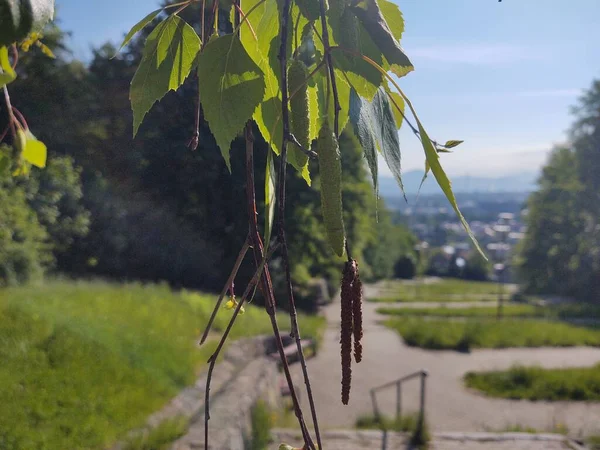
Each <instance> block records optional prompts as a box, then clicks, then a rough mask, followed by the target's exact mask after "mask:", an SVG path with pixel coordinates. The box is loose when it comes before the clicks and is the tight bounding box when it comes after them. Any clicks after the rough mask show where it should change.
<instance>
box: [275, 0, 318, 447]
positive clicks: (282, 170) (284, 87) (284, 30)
mask: <svg viewBox="0 0 600 450" xmlns="http://www.w3.org/2000/svg"><path fill="white" fill-rule="evenodd" d="M290 5H291V0H284V1H283V10H282V12H281V29H280V39H281V47H280V48H279V64H280V71H281V89H280V90H281V119H282V122H283V123H282V125H283V140H282V144H281V154H280V160H279V179H278V182H279V186H278V187H279V189H278V191H277V196H278V198H277V205H278V207H279V216H278V230H279V242H280V243H281V248H282V251H281V256H282V259H283V266H284V269H285V279H286V283H285V287H286V291H287V297H288V305H289V309H290V323H291V334H292V337H293V338H294V339H295V341H296V349H297V352H298V356H299V359H300V365H301V366H302V375H303V377H304V384H305V385H306V393H307V396H308V402H309V405H310V412H311V415H312V420H313V425H314V427H315V434H316V438H317V444H318V446H319V449H323V446H322V444H321V433H320V431H319V422H318V420H317V410H316V407H315V401H314V398H313V394H312V388H311V385H310V377H309V376H308V369H307V367H306V359H305V358H304V351H303V349H302V342H301V338H300V329H299V327H298V317H297V313H296V303H295V300H294V290H293V288H292V276H291V273H290V261H289V255H288V247H287V240H286V235H285V185H286V175H287V144H288V141H290V142H293V143H294V144H296V145H297V146H298V147H299V148H301V149H302V146H301V145H300V143H299V142H298V141H297V140H296V138H295V137H294V136H293V135H292V134H291V133H290V117H289V99H288V84H287V36H288V25H289V19H290ZM303 150H304V149H303ZM269 151H270V150H269ZM309 155H310V153H309ZM305 444H306V445H308V446H309V448H311V449H313V448H314V443H312V442H311V441H310V440H309V441H308V442H307V441H306V439H305Z"/></svg>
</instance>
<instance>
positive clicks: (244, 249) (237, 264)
mask: <svg viewBox="0 0 600 450" xmlns="http://www.w3.org/2000/svg"><path fill="white" fill-rule="evenodd" d="M249 248H250V236H248V237H247V238H246V242H244V245H243V246H242V248H241V249H240V253H239V254H238V257H237V259H236V260H235V264H234V265H233V269H231V273H230V274H229V278H227V281H226V282H225V286H223V290H222V291H221V294H220V295H219V298H218V300H217V303H216V305H215V308H214V309H213V312H212V314H211V315H210V319H208V323H207V324H206V328H205V329H204V333H203V334H202V337H201V338H200V342H199V343H198V345H202V344H203V343H204V341H206V338H207V336H208V333H209V332H210V328H211V327H212V323H213V322H214V320H215V317H216V316H217V312H218V311H219V307H220V306H221V302H222V301H223V298H224V297H225V294H227V290H228V289H229V287H230V286H231V284H232V283H233V280H235V276H236V275H237V273H238V270H239V269H240V266H241V265H242V261H243V260H244V256H246V253H247V252H248V249H249Z"/></svg>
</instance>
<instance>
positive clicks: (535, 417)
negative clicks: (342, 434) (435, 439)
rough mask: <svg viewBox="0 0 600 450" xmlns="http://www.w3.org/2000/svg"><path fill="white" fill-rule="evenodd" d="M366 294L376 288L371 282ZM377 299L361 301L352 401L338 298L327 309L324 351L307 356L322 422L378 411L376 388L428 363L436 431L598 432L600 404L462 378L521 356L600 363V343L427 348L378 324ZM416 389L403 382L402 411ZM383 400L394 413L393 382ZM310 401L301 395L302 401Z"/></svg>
mask: <svg viewBox="0 0 600 450" xmlns="http://www.w3.org/2000/svg"><path fill="white" fill-rule="evenodd" d="M366 294H367V295H369V294H370V295H373V294H374V293H373V292H369V289H367V291H366ZM379 306H381V304H374V303H368V302H365V304H364V307H363V311H364V331H365V335H364V342H363V346H364V351H363V361H362V362H361V363H360V364H358V365H357V364H355V365H353V368H352V392H351V395H350V404H349V405H348V406H343V405H342V403H341V401H340V369H339V366H340V356H339V303H337V302H335V303H333V304H332V305H330V306H328V307H327V308H326V310H325V314H326V316H327V320H328V328H327V331H326V333H325V338H324V341H323V345H322V347H321V349H320V351H319V353H318V355H317V356H316V357H315V358H313V359H311V360H309V361H308V369H309V373H310V376H311V379H312V380H313V392H314V394H315V400H316V403H317V411H318V412H319V421H320V423H321V426H322V427H323V428H325V429H327V428H329V429H331V428H349V427H352V426H353V425H354V423H355V421H356V419H357V418H358V417H359V416H360V415H363V414H371V413H372V409H371V401H370V397H369V389H370V388H372V387H375V386H378V385H380V384H383V383H386V382H389V381H393V380H394V379H396V378H399V377H401V376H403V375H406V374H408V373H411V372H414V371H416V370H419V369H421V368H423V369H426V370H428V371H429V374H430V376H429V378H428V381H427V383H428V386H427V401H426V410H427V418H428V421H429V424H430V427H431V428H432V430H433V431H436V432H439V431H456V430H460V431H499V430H503V429H506V428H507V427H509V426H514V425H517V424H518V425H521V426H523V427H532V428H535V429H537V430H540V431H543V430H552V429H554V427H555V426H556V425H557V424H560V425H562V426H567V427H568V429H569V431H570V435H572V436H581V435H583V434H591V433H600V403H581V402H579V403H578V402H530V401H520V400H503V399H491V398H487V397H484V396H482V395H480V394H477V393H475V392H470V391H468V390H467V389H465V387H464V386H463V384H462V381H461V377H462V376H463V375H464V373H465V372H467V371H469V370H493V369H506V368H509V367H510V366H512V365H513V364H517V363H518V364H526V365H533V364H537V365H540V366H543V367H549V368H551V367H574V366H591V365H594V364H596V363H598V362H600V348H590V347H572V348H539V349H502V350H475V351H473V352H471V353H469V354H464V353H458V352H455V351H430V350H422V349H418V348H413V347H408V346H406V345H404V343H403V342H402V339H401V338H400V337H399V336H398V335H397V334H396V333H395V332H394V331H391V330H389V329H387V328H385V327H383V326H382V325H379V324H378V321H379V320H380V319H381V316H379V315H378V314H377V313H376V312H375V310H376V309H377V308H378V307H379ZM300 325H301V324H300ZM293 370H294V371H297V373H295V375H296V376H297V378H296V379H297V380H298V385H301V381H300V380H301V376H300V367H299V365H294V367H293ZM418 392H419V389H418V381H417V380H414V381H413V382H409V383H408V384H407V385H406V386H405V388H404V390H403V392H402V399H403V402H402V408H403V411H411V410H412V411H415V410H416V408H417V404H418V403H417V402H418ZM378 401H379V404H380V408H381V409H382V410H383V411H385V412H387V413H388V414H390V415H391V414H393V413H394V411H395V391H394V389H393V388H392V389H391V390H390V391H389V392H388V393H387V394H386V392H382V393H381V394H380V395H379V396H378ZM307 403H308V402H307V399H306V397H305V396H303V397H302V404H303V405H307ZM307 411H308V410H307Z"/></svg>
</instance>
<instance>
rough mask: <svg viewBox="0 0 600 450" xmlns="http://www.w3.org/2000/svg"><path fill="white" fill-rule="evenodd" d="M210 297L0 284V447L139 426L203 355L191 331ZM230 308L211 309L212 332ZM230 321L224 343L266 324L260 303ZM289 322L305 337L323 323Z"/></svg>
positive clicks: (83, 444)
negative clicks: (214, 312) (213, 318)
mask: <svg viewBox="0 0 600 450" xmlns="http://www.w3.org/2000/svg"><path fill="white" fill-rule="evenodd" d="M214 302H215V297H214V296H207V295H200V294H196V293H190V292H186V291H182V292H174V291H172V290H171V289H169V288H168V287H167V286H166V285H146V286H144V285H141V284H127V285H117V284H108V283H103V282H51V283H46V284H45V285H43V286H41V287H36V286H21V287H15V288H9V289H4V290H0V361H2V363H1V364H0V448H1V449H4V448H6V449H9V448H10V449H14V450H28V449H32V448H48V449H74V448H102V447H105V446H108V445H110V444H112V443H113V442H114V441H116V440H118V439H120V438H122V437H123V436H124V435H125V434H126V432H127V431H128V430H131V429H134V428H137V427H139V426H140V425H142V424H143V423H144V421H145V419H146V417H147V416H148V415H149V414H150V413H152V412H154V411H156V410H157V409H159V408H160V407H161V406H162V405H164V404H165V402H167V401H168V400H169V399H170V398H172V397H173V396H174V395H176V394H177V392H178V391H179V390H181V389H182V388H183V387H184V386H186V385H189V384H190V383H192V382H193V381H194V380H195V378H196V376H197V373H198V371H199V370H200V369H201V368H202V367H203V366H204V365H205V364H206V361H207V359H208V358H209V356H210V355H211V353H212V351H213V350H214V348H215V344H216V342H215V340H214V339H211V340H209V341H208V342H207V343H206V344H205V345H204V346H202V347H200V348H198V346H197V339H198V336H199V334H200V333H201V331H202V329H203V327H204V325H205V324H206V321H207V318H208V315H209V314H210V312H211V310H212V307H213V305H214ZM230 317H231V311H228V310H224V309H223V310H221V311H220V312H219V314H218V315H217V319H216V322H215V332H218V331H220V330H223V329H224V327H225V326H226V324H227V322H228V321H229V318H230ZM280 319H281V320H280V323H281V325H282V328H285V325H284V324H286V323H289V319H288V318H287V316H280ZM238 320H239V321H238V322H237V323H236V325H235V326H234V327H233V329H232V332H231V337H230V341H229V342H231V341H233V340H234V339H236V338H240V337H244V336H253V335H258V334H267V333H270V332H271V324H270V321H269V319H268V316H267V315H266V314H265V312H264V310H263V309H261V308H256V307H253V306H248V307H247V308H246V313H245V314H244V315H242V316H240V317H239V319H238ZM299 322H300V326H301V328H302V333H303V336H306V337H309V336H311V335H313V336H314V335H319V334H320V333H321V331H320V328H322V327H323V325H324V319H323V318H312V317H307V316H301V317H300V318H299ZM313 333H314V334H313ZM230 345H232V344H230ZM233 345H234V344H233Z"/></svg>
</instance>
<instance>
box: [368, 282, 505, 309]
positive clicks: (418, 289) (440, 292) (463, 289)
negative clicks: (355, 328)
mask: <svg viewBox="0 0 600 450" xmlns="http://www.w3.org/2000/svg"><path fill="white" fill-rule="evenodd" d="M497 294H498V285H497V284H496V283H490V282H481V281H464V280H456V279H444V280H441V281H439V282H435V283H427V284H424V283H419V282H417V283H407V282H399V281H388V282H386V283H385V284H384V285H383V288H382V295H381V296H379V297H373V298H368V299H367V300H368V301H370V302H377V303H396V302H440V303H443V302H478V301H495V300H496V299H497Z"/></svg>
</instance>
